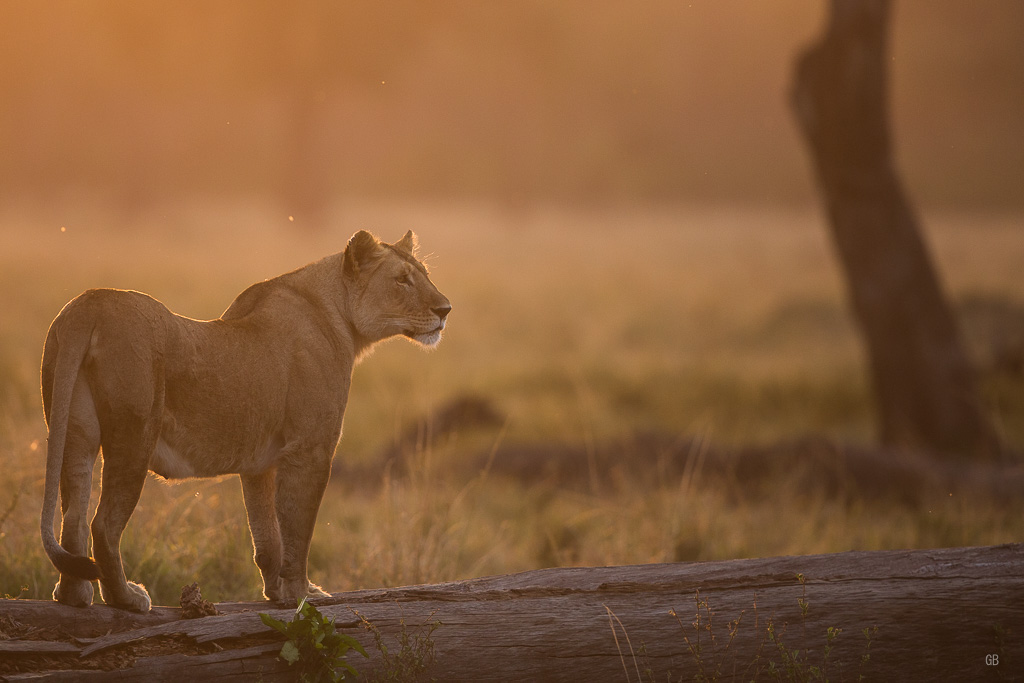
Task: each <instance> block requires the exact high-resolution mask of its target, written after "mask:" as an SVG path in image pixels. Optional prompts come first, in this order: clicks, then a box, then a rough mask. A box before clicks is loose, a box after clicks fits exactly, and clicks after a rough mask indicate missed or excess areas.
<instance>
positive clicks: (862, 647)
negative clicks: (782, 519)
mask: <svg viewBox="0 0 1024 683" xmlns="http://www.w3.org/2000/svg"><path fill="white" fill-rule="evenodd" d="M1022 599H1024V545H1020V544H1014V545H1003V546H994V547H983V548H950V549H942V550H910V551H875V552H848V553H839V554H832V555H812V556H800V557H776V558H765V559H752V560H730V561H725V562H702V563H676V564H652V565H637V566H623V567H596V568H594V567H580V568H560V569H544V570H538V571H530V572H524V573H521V574H511V575H505V576H495V577H488V578H482V579H473V580H468V581H455V582H450V583H442V584H435V585H424V586H410V587H404V588H394V589H375V590H361V591H354V592H349V593H339V594H336V595H333V596H332V597H331V598H323V599H319V600H317V601H316V605H317V607H318V608H319V609H320V611H321V612H322V613H323V614H324V615H326V616H329V617H332V618H334V619H336V625H337V626H338V627H339V630H342V631H343V632H346V633H349V634H351V635H354V636H355V637H356V638H358V639H359V640H360V641H361V642H362V643H363V644H364V646H365V647H366V649H367V650H368V651H369V653H370V659H369V660H364V659H363V658H362V657H360V656H358V655H351V656H349V658H348V661H350V662H351V663H352V664H353V665H354V666H356V667H357V668H358V669H359V670H360V671H361V672H363V673H367V674H369V673H372V672H374V671H376V672H378V673H383V672H384V670H385V669H387V668H388V667H395V666H398V664H397V663H396V657H398V656H400V655H403V654H406V655H408V657H409V659H410V660H414V661H413V662H412V663H413V664H418V665H422V666H420V669H421V670H422V671H421V675H422V677H424V678H425V679H429V678H431V677H433V678H436V679H437V680H446V681H447V680H467V681H469V680H472V681H488V680H494V681H499V680H500V681H508V680H554V681H559V680H564V681H572V680H602V681H607V680H619V681H640V680H652V679H653V680H665V679H666V678H667V676H668V674H669V673H671V674H672V679H673V680H676V679H679V678H682V679H684V680H689V679H692V678H693V677H694V676H696V675H699V674H702V675H703V676H704V677H705V678H707V679H711V680H723V681H725V680H747V681H748V680H757V679H759V678H760V679H761V680H769V679H771V671H773V670H774V671H775V672H782V677H783V678H784V679H785V678H786V677H787V676H789V675H792V676H793V677H795V678H799V677H800V676H801V675H803V676H806V677H808V678H809V677H811V676H812V675H813V673H812V667H813V668H816V670H817V671H819V672H823V673H824V674H825V676H826V677H830V678H831V679H833V680H844V679H845V680H857V679H858V677H860V676H863V677H864V678H865V680H893V679H896V678H898V679H899V680H904V681H911V680H921V681H930V680H985V679H986V678H989V677H991V678H992V679H993V680H1014V677H1015V676H1018V677H1019V676H1020V672H1022V671H1024V608H1022V606H1021V603H1022ZM272 607H273V606H272V605H270V603H221V604H218V605H217V609H218V611H219V612H220V614H219V615H217V616H209V617H203V618H199V619H181V618H180V610H176V609H172V608H158V609H154V611H153V612H151V613H150V614H148V615H128V614H125V613H123V612H117V610H110V609H109V608H105V607H103V606H93V607H91V608H88V609H75V608H69V607H65V606H62V605H58V604H56V603H53V602H46V601H32V600H3V601H0V623H6V624H11V623H17V624H22V625H24V626H23V628H24V629H28V630H29V632H28V633H27V634H26V635H22V636H19V637H16V638H12V639H9V640H0V678H4V679H5V680H10V681H20V680H29V679H30V678H31V679H32V680H36V679H37V678H39V677H40V676H42V678H44V679H45V680H55V681H63V680H67V681H70V680H76V681H78V680H85V681H89V680H103V679H105V678H109V677H110V676H111V669H116V670H117V674H116V675H117V679H118V680H130V681H134V680H137V681H144V680H146V681H148V680H159V679H161V678H163V677H167V676H171V675H173V676H174V677H175V678H180V677H181V676H188V677H190V678H192V679H194V680H211V681H214V680H216V681H222V680H223V681H243V680H252V679H253V677H262V680H265V681H276V680H282V681H283V680H292V679H293V678H294V671H292V670H289V668H288V666H287V664H285V663H284V662H282V661H280V660H278V659H277V653H278V652H279V650H280V647H281V643H282V641H281V639H280V638H279V637H278V636H277V634H276V632H274V631H272V630H270V629H269V628H268V627H266V626H265V625H264V624H263V623H262V621H261V619H260V617H259V615H258V613H259V612H265V613H269V614H271V615H272V616H274V617H275V618H277V619H279V620H283V621H287V620H289V619H291V617H292V615H293V614H294V610H291V609H278V608H272ZM438 622H439V623H440V626H437V623H438ZM114 623H117V624H119V625H120V626H125V625H126V624H127V625H128V626H126V627H125V628H123V629H119V630H113V627H112V626H111V625H112V624H114ZM54 624H59V625H61V626H62V627H64V626H65V625H66V628H64V636H63V637H64V642H54V641H55V640H56V638H55V637H51V638H50V640H45V639H42V638H41V636H40V632H41V631H40V629H43V630H45V629H46V628H47V627H48V626H49V627H52V626H53V625H54ZM367 624H371V625H372V627H373V629H374V630H375V631H376V633H377V634H378V635H379V636H380V637H381V638H382V639H383V642H384V643H385V644H386V645H387V649H388V652H389V658H388V659H385V658H384V656H383V655H382V651H381V649H379V648H375V647H374V638H373V632H370V631H367V630H365V629H366V627H367ZM107 630H110V631H112V632H110V633H107V632H106V631H107ZM98 631H102V632H103V635H100V636H98V637H97V636H96V635H95V634H96V633H97V632H98ZM403 633H404V634H405V635H406V638H405V639H404V640H405V646H403V645H402V638H401V635H402V634H403ZM47 642H49V643H50V645H44V643H47ZM31 643H36V645H32V644H31ZM33 647H38V648H39V649H38V650H35V651H34V650H33V649H32V648H33ZM47 647H49V648H51V649H48V650H47V649H46V648H47ZM33 658H34V659H33ZM408 663H409V662H405V664H408ZM405 664H403V666H404V665H405ZM411 668H413V669H415V667H411ZM90 669H91V670H90ZM406 670H409V667H407V669H406ZM1018 680H1019V679H1018Z"/></svg>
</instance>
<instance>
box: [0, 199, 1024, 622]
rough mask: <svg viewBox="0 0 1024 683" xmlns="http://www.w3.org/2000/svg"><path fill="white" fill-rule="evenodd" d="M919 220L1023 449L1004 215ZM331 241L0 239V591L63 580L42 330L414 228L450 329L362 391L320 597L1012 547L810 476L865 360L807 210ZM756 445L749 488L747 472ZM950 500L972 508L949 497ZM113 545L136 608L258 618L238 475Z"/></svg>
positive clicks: (867, 423)
mask: <svg viewBox="0 0 1024 683" xmlns="http://www.w3.org/2000/svg"><path fill="white" fill-rule="evenodd" d="M924 218H925V221H924V222H925V225H926V227H927V233H928V238H929V240H930V242H931V245H932V247H933V253H934V255H935V257H936V261H937V263H938V265H939V269H940V272H941V274H942V276H943V280H944V283H945V285H946V287H947V291H948V293H949V294H950V298H951V299H952V301H953V303H954V304H955V306H956V308H957V311H958V313H959V317H960V320H961V322H962V324H963V327H964V333H965V336H966V337H967V339H968V342H969V345H970V348H971V350H972V352H973V353H974V355H975V358H976V360H977V363H978V366H979V368H980V369H981V372H982V375H981V376H982V388H983V392H984V398H985V401H986V403H987V407H988V409H989V412H990V414H991V415H992V416H993V418H994V420H995V422H996V424H997V426H998V428H999V429H1000V431H1001V433H1002V434H1003V435H1004V437H1005V438H1006V439H1007V441H1008V442H1010V443H1011V444H1013V445H1014V446H1015V447H1016V448H1018V449H1020V448H1022V447H1024V377H1022V376H1021V374H1019V370H1018V371H1017V374H1015V372H1014V370H1013V369H1012V368H1009V369H1008V368H1007V367H1006V366H1005V364H1002V363H1001V362H1000V359H1001V356H1000V354H1001V353H1002V352H1003V350H1005V349H1006V348H1009V347H1012V346H1013V345H1014V344H1018V343H1019V342H1020V341H1021V340H1022V339H1024V278H1022V277H1021V274H1022V273H1024V230H1022V229H1021V227H1022V219H1021V218H1020V217H1019V216H998V215H995V216H978V215H954V214H949V215H926V216H925V217H924ZM332 224H333V225H334V226H335V227H334V228H333V229H332V230H330V231H322V230H321V231H311V230H309V229H308V228H305V227H304V226H303V224H302V222H301V221H299V220H290V219H289V217H288V215H287V214H286V213H281V214H280V215H279V214H278V213H275V211H274V210H273V208H272V207H267V206H265V205H262V204H258V203H255V202H253V203H247V204H226V203H211V204H209V205H205V204H203V203H201V202H196V203H194V204H192V205H190V206H188V207H187V208H180V207H178V208H167V209H165V210H154V211H152V212H147V213H145V214H142V215H138V216H134V217H131V218H128V217H125V216H122V215H118V214H109V213H105V212H102V211H95V212H92V213H90V214H89V215H87V216H82V215H81V214H78V215H76V216H75V217H74V218H69V217H67V216H62V215H57V214H56V212H54V213H53V215H45V212H40V211H24V212H22V213H17V212H13V211H8V212H7V213H5V214H3V215H0V246H2V248H0V462H2V463H3V468H4V469H3V472H4V474H3V476H2V479H0V594H7V595H10V596H12V597H13V596H20V597H31V598H47V597H48V596H49V594H50V592H51V591H52V589H53V584H54V582H55V581H56V579H57V574H56V571H55V570H54V569H53V567H52V566H51V565H50V563H49V561H48V560H47V559H46V557H45V555H44V554H43V551H42V547H41V543H40V541H39V529H38V516H39V511H40V506H41V501H42V483H43V470H44V467H43V466H44V458H45V440H46V429H45V425H44V423H43V419H42V410H41V407H40V405H39V404H40V401H39V398H38V397H39V389H38V368H39V359H40V355H41V351H42V343H43V339H44V337H45V333H46V329H47V326H48V325H49V322H50V321H51V320H52V319H53V317H54V316H55V315H56V314H57V312H58V311H59V310H60V308H61V306H63V304H64V303H65V302H66V301H67V300H69V299H70V298H72V297H73V296H75V295H77V294H78V293H79V292H81V291H82V290H84V289H87V288H90V287H120V288H129V289H138V290H142V291H145V292H147V293H149V294H152V295H153V296H155V297H157V298H158V299H160V300H162V301H163V302H164V303H166V304H167V305H168V306H169V307H170V308H171V309H172V310H174V311H175V312H177V313H180V314H183V315H188V316H190V317H195V318H213V317H216V316H218V315H219V314H220V313H221V312H222V311H223V310H224V309H225V308H226V307H227V305H228V304H229V303H230V301H231V300H232V298H233V297H234V296H235V295H236V294H237V293H239V292H240V291H241V290H242V289H244V288H245V287H246V286H248V285H249V284H252V283H253V282H256V281H258V280H261V279H264V278H268V277H272V276H275V275H278V274H280V273H283V272H285V271H287V270H291V269H293V268H295V267H298V266H301V265H303V264H305V263H307V262H309V261H311V260H314V259H316V258H319V257H320V256H323V255H326V254H328V253H331V252H335V251H339V250H341V249H342V248H343V247H344V245H345V242H346V241H347V239H348V237H349V236H350V235H351V234H352V233H353V232H354V231H356V230H358V229H369V230H371V231H373V232H374V233H376V234H377V235H378V236H380V237H382V238H384V239H387V240H389V241H393V240H396V239H398V238H399V237H400V236H401V235H402V234H403V233H404V231H405V230H407V229H413V230H415V231H416V232H417V233H418V235H419V238H420V243H421V245H422V253H423V254H425V255H427V259H426V261H427V263H428V265H429V266H430V268H431V271H432V277H433V279H434V281H435V283H436V284H437V285H438V287H439V288H440V289H441V291H442V292H444V293H445V294H446V295H447V296H448V297H449V298H450V299H451V301H452V305H453V307H454V309H453V312H452V314H451V318H450V326H449V328H448V331H447V332H446V333H445V334H446V336H445V339H444V340H443V341H442V343H441V344H440V346H439V347H438V348H437V349H436V350H435V351H433V352H430V353H423V352H422V351H421V350H419V349H418V348H416V347H414V346H413V345H411V344H408V343H405V342H404V341H393V342H390V343H387V344H384V345H383V346H382V347H380V348H378V350H377V351H376V352H375V354H374V355H373V356H372V357H370V358H369V359H368V360H366V361H365V362H364V363H363V364H361V365H360V366H359V367H358V368H357V369H356V372H355V377H354V381H353V386H352V391H351V395H350V398H349V405H348V411H347V416H346V420H345V430H344V436H343V437H342V441H341V445H340V446H339V449H338V454H337V457H336V460H335V471H334V475H333V476H332V481H331V485H330V487H329V489H328V492H327V495H326V497H325V499H324V503H323V505H322V507H321V511H320V516H319V518H318V523H317V528H316V532H315V535H314V538H313V547H312V551H311V555H310V577H311V579H312V580H313V581H315V582H317V583H319V584H321V585H322V586H323V587H324V588H325V589H327V590H329V591H335V592H336V591H341V590H348V589H354V588H362V587H374V586H394V585H401V584H409V583H421V582H437V581H445V580H451V579H457V578H468V577H473V576H482V575H488V574H500V573H508V572H514V571H520V570H526V569H533V568H539V567H546V566H556V565H562V566H564V565H606V564H630V563H646V562H663V561H677V560H686V561H690V560H712V559H726V558H740V557H756V556H768V555H780V554H803V553H818V552H832V551H842V550H849V549H864V550H868V549H886V548H910V547H933V546H955V545H984V544H996V543H1003V542H1010V541H1020V540H1022V538H1024V492H1022V493H1021V494H1018V495H1014V494H1012V493H1007V492H1005V491H996V493H993V491H994V490H995V489H993V486H994V485H995V484H994V483H993V482H990V481H989V480H988V479H986V478H985V475H984V472H980V473H979V472H972V474H971V477H958V476H957V475H956V473H952V474H950V473H949V472H946V475H948V476H940V474H942V473H941V472H938V470H939V469H940V468H939V467H938V466H936V472H938V473H937V474H936V475H935V476H934V477H933V478H929V477H924V478H923V479H922V478H921V477H916V478H915V477H914V476H909V478H908V482H909V483H906V484H905V485H903V484H897V485H894V484H893V483H892V479H891V477H884V478H885V479H888V480H889V484H888V485H889V487H890V489H891V490H888V489H887V490H886V491H882V493H877V490H881V489H882V488H884V486H882V485H881V484H879V486H878V487H876V488H877V490H876V495H865V491H870V490H871V481H870V474H867V475H865V474H864V472H863V470H864V469H865V468H864V467H862V468H861V470H859V471H860V474H859V475H858V477H859V479H857V482H856V485H854V484H853V483H850V482H849V481H847V479H844V478H843V477H842V476H840V477H839V478H838V480H836V478H835V477H833V478H832V479H822V478H820V477H818V476H817V475H815V474H814V472H811V471H810V470H808V469H807V467H809V465H807V462H809V461H806V462H805V460H806V458H805V456H807V454H811V455H813V456H814V457H815V458H818V460H817V461H815V462H818V461H820V460H821V459H822V457H825V458H826V459H827V457H828V454H829V453H832V452H839V451H840V450H843V449H853V450H854V451H857V452H858V453H860V452H870V451H871V444H872V440H873V427H872V412H871V405H870V400H869V389H868V387H867V385H866V381H865V374H864V372H863V366H864V363H865V358H864V357H863V352H862V350H861V347H860V345H859V343H858V338H857V333H856V330H855V328H854V326H853V323H852V322H851V320H850V318H849V316H848V314H847V312H846V309H845V306H844V294H843V282H842V280H841V276H840V273H839V270H838V266H837V264H836V262H835V259H834V257H833V254H832V251H831V248H830V245H829V243H828V239H827V234H826V231H825V227H824V223H823V220H822V218H821V217H820V215H819V214H818V213H816V212H814V211H810V210H808V211H799V210H793V211H784V210H779V209H773V210H758V209H741V208H735V209H721V208H719V209H698V208H690V207H681V206H662V207H657V208H650V207H633V208H615V209H606V210H596V209H594V210H590V209H568V208H553V207H540V208H526V207H519V206H507V207H495V206H491V205H468V204H464V205H444V204H409V205H405V206H396V205H388V206H369V205H367V206H357V205H344V206H341V207H339V208H337V209H336V210H335V211H334V220H333V221H332ZM652 444H653V445H652ZM751 449H755V450H756V449H760V450H759V451H757V452H759V453H761V454H762V455H761V457H762V460H765V461H766V462H767V463H768V464H767V465H765V466H764V467H763V470H761V471H762V474H759V475H757V476H750V475H749V474H748V475H745V476H741V474H740V473H739V472H740V470H739V467H738V465H736V463H739V462H741V460H739V459H738V458H739V457H740V456H739V455H737V454H739V453H748V454H749V453H751V452H753V451H751ZM822 454H825V455H824V456H823V455H822ZM807 457H808V458H809V457H811V456H807ZM837 457H838V456H837ZM871 457H876V458H878V462H882V463H884V462H885V459H886V458H888V457H890V456H889V455H886V454H882V455H878V454H875V455H874V456H871ZM730 458H734V459H733V460H730ZM742 462H746V461H742ZM772 462H776V463H780V466H779V467H771V466H770V465H771V463H772ZM851 462H852V461H851ZM858 462H861V461H858ZM866 462H868V463H870V462H871V461H870V460H868V461H866ZM912 462H913V463H916V464H913V465H912V466H911V465H908V467H911V469H912V467H919V468H923V469H921V471H925V472H927V470H928V464H927V462H925V464H924V465H922V464H921V461H920V460H914V461H912ZM730 463H732V465H730ZM763 464H764V463H762V465H763ZM819 464H820V462H819ZM862 464H863V463H862ZM805 465H807V467H805ZM825 465H826V469H827V465H828V463H827V462H826V463H825ZM850 471H853V470H850ZM98 473H99V470H98V468H97V472H96V473H95V475H96V476H94V484H95V482H96V481H97V480H98ZM881 478H883V477H880V479H881ZM957 480H959V481H961V482H963V481H967V480H969V482H970V483H971V485H966V484H964V485H958V486H955V487H953V486H946V484H947V483H949V482H951V481H957ZM837 481H838V483H837ZM883 483H884V482H883ZM908 487H909V488H912V489H913V490H912V491H911V490H907V488H908ZM997 488H998V487H997ZM96 493H97V490H96V489H94V495H93V499H92V503H91V504H92V506H93V508H95V504H96ZM997 494H998V495H997ZM122 550H123V552H124V557H125V564H126V573H127V575H128V577H129V578H130V579H135V580H139V581H141V582H142V583H144V584H146V586H147V587H148V588H149V590H150V592H151V594H152V596H153V599H154V604H164V605H167V604H177V600H178V595H179V593H180V589H181V586H182V585H184V584H188V583H191V582H193V581H198V582H199V583H200V585H201V587H202V590H203V595H204V597H206V598H208V599H210V600H214V601H223V600H251V599H255V598H256V597H257V596H259V593H260V586H261V583H260V578H259V573H258V571H257V569H256V567H255V565H254V564H253V562H252V559H251V556H252V547H251V541H250V538H249V534H248V530H247V528H246V522H245V511H244V508H243V505H242V500H241V491H240V487H239V483H238V480H237V478H236V477H227V478H223V479H219V480H193V481H186V482H183V483H179V484H170V485H168V484H165V483H163V482H161V481H159V480H157V479H156V478H155V477H151V480H150V481H149V482H148V483H147V485H146V489H145V491H144V493H143V495H142V500H141V502H140V504H139V507H138V509H137V511H136V514H135V515H134V517H133V518H132V521H131V523H130V524H129V526H128V530H127V532H126V534H125V537H124V540H123V543H122Z"/></svg>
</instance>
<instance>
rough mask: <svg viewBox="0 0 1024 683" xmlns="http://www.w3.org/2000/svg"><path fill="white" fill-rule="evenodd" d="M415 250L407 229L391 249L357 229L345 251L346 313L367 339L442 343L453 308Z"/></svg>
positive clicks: (388, 245) (391, 245)
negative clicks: (438, 288)
mask: <svg viewBox="0 0 1024 683" xmlns="http://www.w3.org/2000/svg"><path fill="white" fill-rule="evenodd" d="M416 246H417V245H416V236H415V235H414V234H413V233H412V231H411V230H410V231H409V232H407V233H406V234H405V237H403V238H402V239H400V240H399V241H397V242H395V243H394V244H387V243H385V242H381V241H379V240H378V239H377V238H376V237H374V236H373V235H371V234H370V233H368V232H366V231H362V230H361V231H359V232H357V233H356V234H355V235H353V236H352V239H350V240H349V242H348V246H347V247H345V258H344V277H345V279H346V281H347V283H348V285H349V297H350V298H349V312H350V315H351V320H352V324H353V325H355V328H356V331H357V332H358V333H359V334H361V335H362V336H364V337H366V338H367V339H371V340H379V339H386V338H388V337H393V336H396V335H404V336H406V337H408V338H409V339H412V340H414V341H416V342H419V343H420V344H423V345H424V346H434V345H435V344H437V343H438V342H439V341H441V332H442V331H443V330H444V327H445V321H446V320H447V317H448V313H449V311H451V310H452V306H451V304H450V303H449V302H448V299H447V298H446V297H445V296H444V295H443V294H441V292H439V291H437V287H435V286H434V283H432V282H431V281H430V277H429V276H428V274H427V268H426V266H424V265H423V263H422V262H421V261H420V260H419V259H417V258H416Z"/></svg>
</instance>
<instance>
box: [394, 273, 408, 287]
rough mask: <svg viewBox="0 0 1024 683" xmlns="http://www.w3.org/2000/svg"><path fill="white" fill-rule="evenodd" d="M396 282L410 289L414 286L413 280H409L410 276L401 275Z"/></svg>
mask: <svg viewBox="0 0 1024 683" xmlns="http://www.w3.org/2000/svg"><path fill="white" fill-rule="evenodd" d="M395 281H396V282H398V284H400V285H402V286H403V287H408V286H409V285H411V284H412V280H411V279H410V278H409V276H408V275H399V276H398V277H397V278H396V279H395Z"/></svg>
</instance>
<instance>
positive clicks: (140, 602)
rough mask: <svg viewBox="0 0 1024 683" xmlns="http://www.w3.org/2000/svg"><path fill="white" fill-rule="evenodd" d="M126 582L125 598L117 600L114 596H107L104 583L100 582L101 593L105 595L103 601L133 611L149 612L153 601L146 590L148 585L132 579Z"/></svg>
mask: <svg viewBox="0 0 1024 683" xmlns="http://www.w3.org/2000/svg"><path fill="white" fill-rule="evenodd" d="M126 584H127V587H128V590H127V591H126V593H125V595H124V599H122V600H117V599H114V598H113V597H110V598H108V597H107V593H106V591H105V590H104V588H103V583H102V582H100V595H101V596H102V597H103V602H105V603H106V604H108V605H110V606H111V607H117V608H119V609H126V610H129V611H131V612H143V613H145V612H148V611H149V610H150V608H151V607H152V606H153V602H152V600H150V598H149V593H147V592H146V587H145V586H143V585H142V584H139V583H134V582H132V581H128V582H126Z"/></svg>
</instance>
